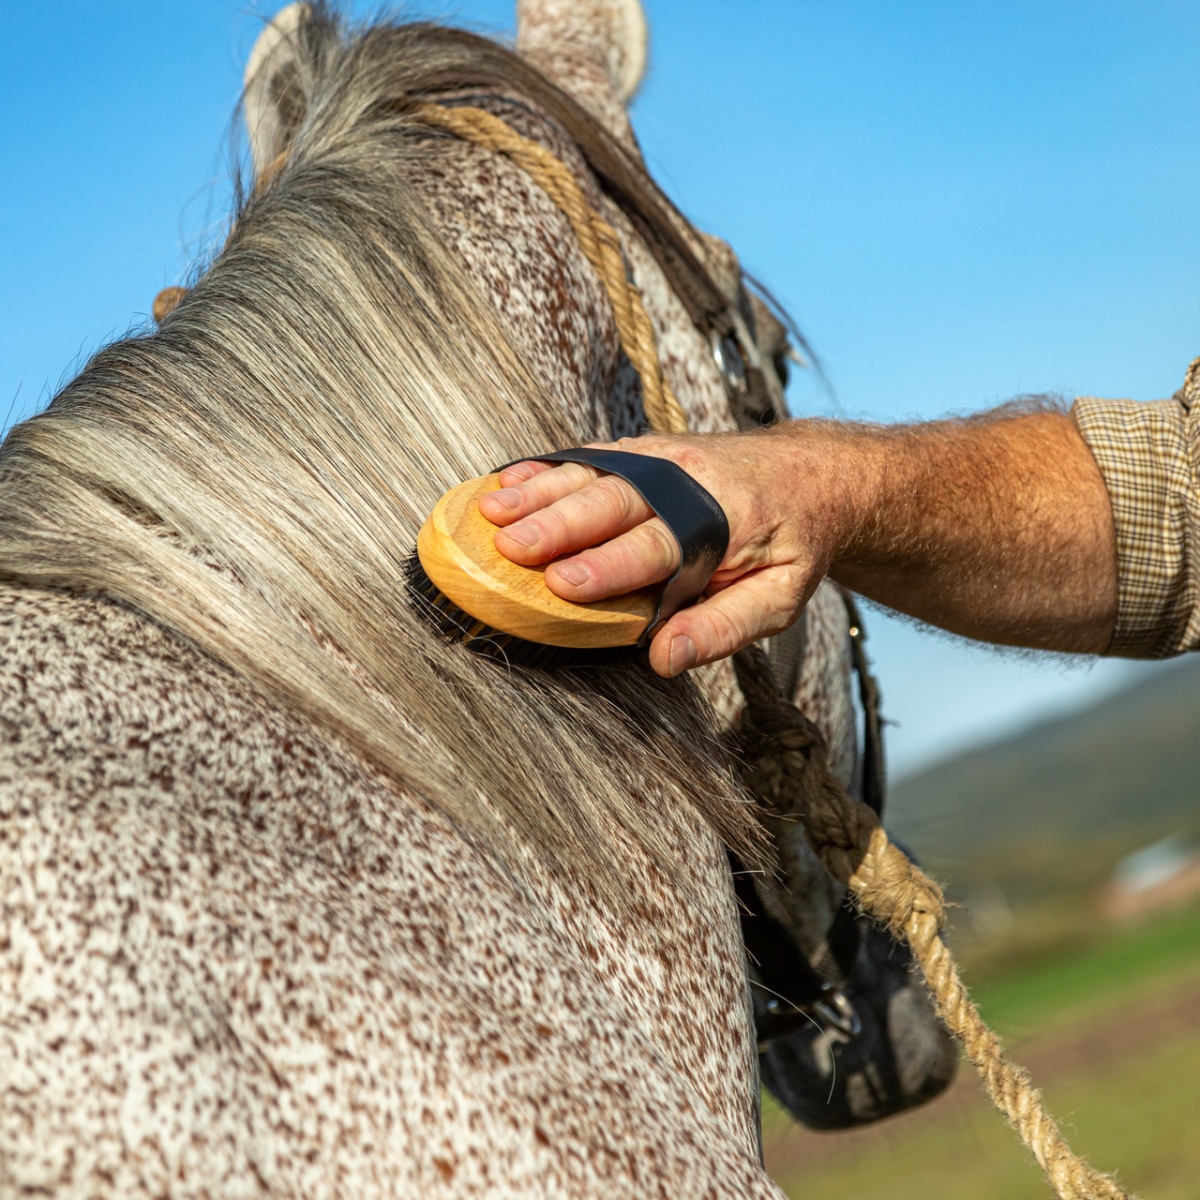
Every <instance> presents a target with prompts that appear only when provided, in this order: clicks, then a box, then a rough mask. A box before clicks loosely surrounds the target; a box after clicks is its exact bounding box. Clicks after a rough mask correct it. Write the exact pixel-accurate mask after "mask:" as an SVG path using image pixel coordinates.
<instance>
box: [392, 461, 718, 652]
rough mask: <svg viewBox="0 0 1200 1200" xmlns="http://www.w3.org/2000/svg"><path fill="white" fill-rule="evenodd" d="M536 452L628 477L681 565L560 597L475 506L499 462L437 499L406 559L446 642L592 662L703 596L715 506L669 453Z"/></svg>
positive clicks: (492, 483)
mask: <svg viewBox="0 0 1200 1200" xmlns="http://www.w3.org/2000/svg"><path fill="white" fill-rule="evenodd" d="M533 459H534V460H535V461H538V462H577V463H585V464H587V465H589V466H593V467H596V468H597V469H599V470H601V471H605V472H608V473H610V474H613V475H618V476H620V477H621V478H622V479H624V480H626V482H628V483H629V484H630V485H631V486H632V487H634V488H635V489H636V490H637V491H638V492H639V494H640V495H641V496H642V498H643V499H644V500H645V501H646V503H647V504H648V505H649V506H650V508H651V509H653V510H654V512H655V513H656V514H657V515H658V516H659V517H660V518H661V519H662V520H663V522H664V523H665V524H666V526H667V528H668V529H669V530H670V532H671V534H672V536H673V537H674V538H675V540H676V542H678V544H679V549H680V560H681V565H680V567H679V570H678V571H676V572H675V574H674V575H673V576H672V577H671V578H670V579H669V580H668V581H667V583H666V585H665V586H661V587H652V588H643V589H641V590H639V591H636V592H630V593H628V594H626V595H623V596H614V597H612V598H610V599H607V600H598V601H594V602H591V603H587V604H575V603H573V602H571V601H569V600H563V599H562V598H561V597H560V596H556V595H555V594H554V593H553V592H552V591H551V590H550V589H549V588H548V587H547V586H546V581H545V578H544V575H545V567H526V566H522V565H520V564H519V563H514V562H512V561H510V560H509V559H507V558H505V557H504V555H502V554H501V553H500V552H499V551H498V550H497V549H496V547H495V544H494V538H495V535H496V526H495V525H493V524H492V523H491V522H490V521H489V520H488V519H487V518H486V517H485V516H484V515H483V514H482V513H481V512H480V511H479V504H478V500H479V497H480V496H482V495H483V494H484V493H485V492H489V491H495V490H496V489H497V488H499V486H500V484H499V471H501V470H503V469H504V468H503V467H501V468H499V469H498V470H497V471H496V472H494V473H492V474H489V475H484V476H481V477H480V478H478V479H471V480H468V481H467V482H466V483H461V484H459V485H458V486H457V487H455V488H451V490H450V491H448V492H447V493H446V494H445V495H444V496H443V497H442V498H441V499H440V500H439V501H438V502H437V504H436V506H435V507H434V510H433V512H432V513H431V514H430V516H429V519H428V520H427V521H426V522H425V524H424V525H423V526H422V528H421V532H420V533H419V534H418V535H417V549H416V553H415V554H414V555H413V556H412V557H411V558H410V560H409V563H408V573H409V580H408V582H409V592H410V595H411V596H412V598H413V601H414V603H415V604H416V605H417V607H418V609H419V611H420V612H421V613H422V614H423V615H424V616H425V617H426V618H427V619H428V620H429V621H430V622H431V623H432V624H433V625H434V626H435V627H436V628H437V629H439V630H440V631H441V632H442V633H443V634H444V635H445V636H446V637H447V638H448V639H449V640H451V641H455V642H461V643H463V644H465V645H467V646H468V647H470V648H471V649H472V650H476V651H479V652H482V653H484V654H487V655H491V656H495V657H502V658H504V659H506V660H508V661H510V662H519V663H521V664H522V665H526V666H555V665H565V664H566V663H570V662H584V661H594V660H595V659H596V658H597V657H611V656H612V652H614V651H619V650H621V649H626V650H628V649H629V648H632V647H638V646H644V645H645V644H646V643H647V642H648V641H649V635H650V634H651V633H652V632H653V630H654V629H655V628H656V627H657V626H658V625H659V624H661V622H662V621H664V620H665V619H666V618H667V617H669V616H670V615H671V614H672V613H674V612H676V611H677V610H678V609H680V608H682V607H684V606H685V605H687V604H690V603H692V602H693V601H694V600H696V599H698V598H699V596H700V595H701V594H702V593H703V591H704V588H705V587H706V586H707V585H708V581H709V579H711V578H712V574H713V572H714V571H715V570H716V569H717V567H718V566H719V565H720V563H721V559H722V558H723V557H724V555H725V549H726V547H727V546H728V543H729V525H728V522H727V521H726V519H725V514H724V512H723V511H722V510H721V506H720V505H719V504H718V503H717V502H716V500H714V499H713V498H712V496H711V495H709V493H708V492H706V491H705V490H704V488H702V487H701V486H700V485H699V484H698V483H697V482H696V481H695V480H694V479H693V478H692V477H691V476H690V475H688V474H687V472H686V471H684V470H683V469H682V468H681V467H678V466H676V465H675V464H674V463H673V462H670V461H669V460H667V459H663V458H652V457H650V456H649V455H643V454H630V453H628V452H626V451H621V450H593V449H582V448H580V449H574V450H560V451H556V452H555V453H553V454H544V455H535V456H533ZM518 461H525V460H518Z"/></svg>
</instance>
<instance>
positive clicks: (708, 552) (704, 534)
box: [496, 446, 729, 645]
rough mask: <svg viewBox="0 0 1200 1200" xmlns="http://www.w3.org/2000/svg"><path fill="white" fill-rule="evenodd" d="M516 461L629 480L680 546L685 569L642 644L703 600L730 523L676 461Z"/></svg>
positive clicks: (599, 457)
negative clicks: (576, 468) (579, 468)
mask: <svg viewBox="0 0 1200 1200" xmlns="http://www.w3.org/2000/svg"><path fill="white" fill-rule="evenodd" d="M516 462H551V463H563V462H570V463H582V464H583V465H584V466H588V467H595V468H596V470H598V471H604V472H606V473H607V474H609V475H616V476H617V477H618V478H619V479H623V480H625V482H626V483H627V484H629V485H630V487H632V488H633V489H634V491H636V492H637V493H638V495H640V496H641V498H642V499H643V500H645V502H646V503H647V504H648V505H649V506H650V507H651V508H652V509H653V510H654V513H655V515H656V516H657V517H658V518H659V519H660V520H661V521H662V523H663V524H664V525H665V526H666V527H667V529H668V530H669V531H670V533H671V536H672V537H673V538H674V539H675V541H676V543H677V544H678V546H679V556H680V563H679V570H677V571H676V572H675V574H674V575H672V576H671V578H670V579H668V580H667V582H666V585H665V586H664V587H663V590H662V592H661V593H660V594H659V597H658V608H657V609H656V610H655V613H654V618H653V619H652V620H651V622H650V624H649V625H647V626H646V632H645V633H644V634H642V638H641V642H642V644H643V645H644V644H645V643H646V642H648V641H649V640H650V634H651V632H652V631H653V630H654V628H655V627H656V626H657V625H659V624H660V623H661V622H663V621H665V620H666V619H667V618H668V617H670V616H671V615H672V614H674V613H676V612H678V611H679V610H680V609H681V608H686V607H687V605H689V604H691V603H693V602H694V601H695V600H698V599H699V598H700V596H701V595H703V593H704V589H705V588H706V587H707V586H708V581H709V580H710V579H711V578H712V577H713V572H714V571H715V570H716V569H717V568H718V567H719V566H720V565H721V560H722V559H723V558H724V557H725V551H726V550H727V549H728V548H729V522H728V521H727V520H726V519H725V513H724V510H723V509H722V508H721V506H720V505H719V504H718V503H717V502H716V500H714V499H713V497H712V496H711V495H710V494H709V493H708V492H707V491H705V490H704V488H702V487H701V486H700V485H699V484H698V483H697V482H696V481H695V480H694V479H693V478H692V477H691V476H690V475H689V474H688V473H687V472H686V471H685V470H684V469H683V468H682V467H680V466H676V464H675V463H673V462H671V461H670V459H666V458H655V457H653V456H652V455H649V454H630V453H629V451H627V450H597V449H592V448H590V447H582V446H581V447H576V448H575V449H572V450H555V451H554V452H553V453H551V454H531V455H529V456H528V457H526V458H518V459H514V462H512V463H505V464H504V466H503V467H497V468H496V470H497V471H503V470H504V469H505V467H511V466H513V465H514V463H516Z"/></svg>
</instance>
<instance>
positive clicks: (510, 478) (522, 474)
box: [500, 458, 554, 487]
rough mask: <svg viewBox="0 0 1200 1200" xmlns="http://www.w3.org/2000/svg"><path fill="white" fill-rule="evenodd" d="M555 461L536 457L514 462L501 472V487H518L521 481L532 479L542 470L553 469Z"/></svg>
mask: <svg viewBox="0 0 1200 1200" xmlns="http://www.w3.org/2000/svg"><path fill="white" fill-rule="evenodd" d="M553 469H554V463H548V462H539V461H538V460H537V459H534V458H527V459H525V460H524V461H523V462H518V463H513V465H512V466H511V467H505V468H504V470H503V471H501V472H500V485H501V487H516V486H517V485H518V484H520V483H525V482H526V481H528V480H530V479H532V478H533V477H534V476H535V475H537V474H539V473H541V472H542V471H552V470H553Z"/></svg>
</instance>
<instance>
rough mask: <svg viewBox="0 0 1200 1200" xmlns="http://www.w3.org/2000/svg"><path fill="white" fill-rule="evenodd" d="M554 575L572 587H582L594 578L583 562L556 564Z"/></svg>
mask: <svg viewBox="0 0 1200 1200" xmlns="http://www.w3.org/2000/svg"><path fill="white" fill-rule="evenodd" d="M554 573H555V574H556V575H557V576H558V577H559V578H560V579H565V580H566V581H567V583H569V584H570V585H571V586H572V587H581V586H582V585H583V584H585V583H587V581H588V580H589V579H591V577H592V573H591V571H589V570H588V569H587V567H585V566H584V565H583V563H581V562H565V563H556V564H555V566H554Z"/></svg>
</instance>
